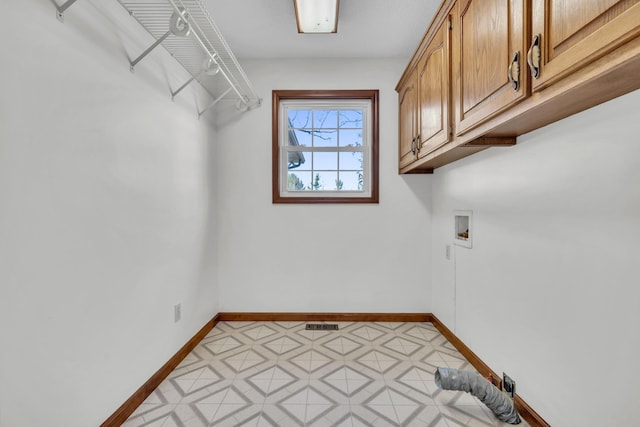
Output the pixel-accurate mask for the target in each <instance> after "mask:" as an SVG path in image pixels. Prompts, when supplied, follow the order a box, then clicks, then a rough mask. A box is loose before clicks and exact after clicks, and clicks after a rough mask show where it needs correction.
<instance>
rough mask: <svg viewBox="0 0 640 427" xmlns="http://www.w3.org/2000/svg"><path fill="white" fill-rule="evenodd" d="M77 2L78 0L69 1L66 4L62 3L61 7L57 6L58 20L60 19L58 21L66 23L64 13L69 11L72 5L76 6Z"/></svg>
mask: <svg viewBox="0 0 640 427" xmlns="http://www.w3.org/2000/svg"><path fill="white" fill-rule="evenodd" d="M76 1H78V0H67V1H66V2H64V3H62V4H61V5H60V6H57V5H56V18H58V21H60V22H64V11H65V10H67V9H69V7H70V6H71V5H72V4H74V3H75V2H76Z"/></svg>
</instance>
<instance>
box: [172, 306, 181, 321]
mask: <svg viewBox="0 0 640 427" xmlns="http://www.w3.org/2000/svg"><path fill="white" fill-rule="evenodd" d="M180 317H181V313H180V303H178V304H176V305H174V306H173V323H178V322H179V321H180Z"/></svg>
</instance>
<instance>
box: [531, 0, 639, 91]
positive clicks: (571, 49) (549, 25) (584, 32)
mask: <svg viewBox="0 0 640 427" xmlns="http://www.w3.org/2000/svg"><path fill="white" fill-rule="evenodd" d="M532 4H533V9H532V18H533V21H532V35H533V36H532V38H533V40H532V41H530V43H532V44H533V43H534V40H535V38H536V36H538V37H539V39H538V40H537V41H535V43H537V44H538V48H534V47H533V46H532V48H531V49H530V54H529V55H530V56H532V57H531V58H529V61H530V62H533V64H532V65H535V66H539V77H538V78H534V79H533V84H532V86H533V90H534V91H535V90H540V89H543V88H544V87H546V86H548V85H549V84H551V83H553V82H554V81H556V80H558V79H560V78H562V77H565V76H567V75H569V74H571V73H572V72H573V71H575V70H577V69H578V68H581V67H583V66H585V65H587V64H588V63H589V62H591V61H594V60H596V59H598V58H599V57H600V56H602V55H604V54H606V53H608V52H610V51H612V50H613V49H615V48H617V47H619V46H621V45H622V44H624V43H625V42H627V41H629V40H631V39H632V38H634V37H636V36H638V35H639V34H640V2H639V1H638V0H589V1H585V0H533V3H532Z"/></svg>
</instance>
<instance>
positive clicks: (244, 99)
mask: <svg viewBox="0 0 640 427" xmlns="http://www.w3.org/2000/svg"><path fill="white" fill-rule="evenodd" d="M169 3H171V5H172V6H173V8H174V9H175V10H176V12H178V13H180V8H179V7H178V5H177V4H176V3H175V1H174V0H169ZM196 26H197V24H196ZM192 34H193V37H194V38H195V39H196V40H197V41H198V43H199V44H200V46H201V47H202V49H204V51H205V52H206V53H207V55H209V56H210V57H211V59H213V60H214V61H215V56H216V55H217V52H214V53H213V54H211V52H210V51H209V49H208V48H207V45H206V44H205V43H204V42H203V41H202V39H201V38H200V36H199V35H198V33H197V32H195V31H194V32H193V33H192ZM220 73H221V74H222V75H223V76H224V78H225V80H227V82H228V83H229V86H231V88H232V89H233V91H234V92H235V93H236V94H237V95H238V97H239V98H240V100H241V101H242V103H243V104H245V105H247V104H248V101H247V99H246V96H244V95H243V94H242V93H240V91H239V90H238V88H237V87H236V84H235V83H234V82H233V80H232V79H231V78H230V77H229V76H228V75H227V73H226V71H225V70H224V67H220ZM207 108H209V107H207ZM207 108H205V111H206V110H207Z"/></svg>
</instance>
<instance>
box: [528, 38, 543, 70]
mask: <svg viewBox="0 0 640 427" xmlns="http://www.w3.org/2000/svg"><path fill="white" fill-rule="evenodd" d="M541 39H542V36H541V35H540V34H536V35H535V36H533V41H532V42H531V47H530V48H529V51H528V52H527V63H528V64H529V68H531V76H532V77H533V78H534V79H539V78H540V56H541V52H540V41H541Z"/></svg>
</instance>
